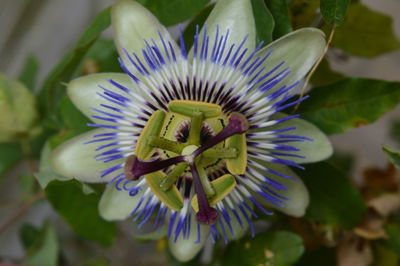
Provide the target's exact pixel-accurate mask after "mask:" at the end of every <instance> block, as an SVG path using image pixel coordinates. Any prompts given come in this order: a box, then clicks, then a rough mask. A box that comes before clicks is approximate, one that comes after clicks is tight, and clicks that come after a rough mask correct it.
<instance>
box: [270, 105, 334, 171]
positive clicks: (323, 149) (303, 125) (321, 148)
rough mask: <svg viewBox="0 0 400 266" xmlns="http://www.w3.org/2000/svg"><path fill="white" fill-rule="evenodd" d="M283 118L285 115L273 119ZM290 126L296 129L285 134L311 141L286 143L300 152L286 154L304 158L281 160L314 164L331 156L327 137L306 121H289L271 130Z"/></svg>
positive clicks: (331, 150)
mask: <svg viewBox="0 0 400 266" xmlns="http://www.w3.org/2000/svg"><path fill="white" fill-rule="evenodd" d="M285 116H287V115H285V114H282V113H280V114H277V115H275V116H274V118H282V117H285ZM292 126H294V127H296V129H295V130H292V131H288V132H287V134H290V135H298V136H303V137H307V138H310V139H313V140H312V141H303V142H290V143H288V145H291V146H294V147H296V148H298V149H300V151H296V152H287V153H293V154H298V155H302V156H304V157H305V158H296V157H287V156H282V157H281V158H285V159H289V160H292V161H295V162H296V163H300V164H301V163H314V162H318V161H323V160H325V159H328V158H329V157H330V156H331V155H332V153H333V148H332V144H331V142H330V141H329V139H328V137H327V136H326V135H325V134H324V133H323V132H322V131H321V130H319V128H317V127H316V126H315V125H313V124H311V123H310V122H307V121H306V120H303V119H299V118H294V119H290V120H289V121H287V122H283V123H279V124H277V125H275V126H271V129H281V128H287V127H292ZM284 134H286V133H284Z"/></svg>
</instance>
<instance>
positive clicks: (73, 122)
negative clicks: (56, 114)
mask: <svg viewBox="0 0 400 266" xmlns="http://www.w3.org/2000/svg"><path fill="white" fill-rule="evenodd" d="M59 110H60V116H61V119H62V121H63V124H64V125H65V127H66V129H70V130H74V131H76V133H77V134H78V133H84V132H86V131H89V130H90V129H92V128H91V127H89V126H87V123H90V120H89V119H88V118H87V117H86V116H85V115H83V114H82V113H81V111H79V110H78V108H76V107H75V105H74V104H73V103H72V102H71V99H70V98H68V97H64V98H63V99H62V101H61V104H60V106H59Z"/></svg>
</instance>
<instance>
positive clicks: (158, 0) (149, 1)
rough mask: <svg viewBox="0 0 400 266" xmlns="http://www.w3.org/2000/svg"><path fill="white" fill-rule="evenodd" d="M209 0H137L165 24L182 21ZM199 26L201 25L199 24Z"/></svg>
mask: <svg viewBox="0 0 400 266" xmlns="http://www.w3.org/2000/svg"><path fill="white" fill-rule="evenodd" d="M209 1H210V0H139V1H138V2H140V3H142V4H143V5H144V6H145V7H146V8H148V9H149V10H150V11H151V12H152V13H153V14H154V15H155V16H156V17H157V18H158V19H159V20H160V22H161V23H162V24H164V25H165V26H172V25H175V24H178V23H179V22H183V21H185V20H187V19H189V18H191V17H193V16H194V15H196V14H197V13H199V12H200V10H202V9H203V8H204V6H205V5H206V4H207V3H208V2H209ZM200 26H201V25H200Z"/></svg>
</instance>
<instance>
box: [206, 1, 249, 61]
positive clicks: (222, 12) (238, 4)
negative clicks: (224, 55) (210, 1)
mask: <svg viewBox="0 0 400 266" xmlns="http://www.w3.org/2000/svg"><path fill="white" fill-rule="evenodd" d="M205 23H206V25H207V34H208V35H209V37H210V41H209V47H211V48H212V45H213V44H214V41H215V33H216V30H217V26H218V27H219V34H220V36H221V34H223V35H225V34H226V31H227V30H228V29H229V40H228V41H227V44H226V47H227V48H229V47H230V46H231V45H232V44H235V48H236V47H237V46H238V45H239V44H240V43H241V42H242V40H243V38H245V37H246V35H248V39H247V41H246V43H245V45H244V46H243V47H244V48H248V49H249V50H248V52H247V54H249V53H251V52H253V50H254V48H255V41H256V26H255V21H254V16H253V9H252V6H251V2H250V1H249V0H220V1H218V2H217V3H216V5H215V7H214V8H213V10H212V11H211V13H210V15H209V17H208V18H207V20H206V22H205ZM203 31H204V29H202V31H201V32H200V36H199V37H200V38H199V44H201V41H202V39H203Z"/></svg>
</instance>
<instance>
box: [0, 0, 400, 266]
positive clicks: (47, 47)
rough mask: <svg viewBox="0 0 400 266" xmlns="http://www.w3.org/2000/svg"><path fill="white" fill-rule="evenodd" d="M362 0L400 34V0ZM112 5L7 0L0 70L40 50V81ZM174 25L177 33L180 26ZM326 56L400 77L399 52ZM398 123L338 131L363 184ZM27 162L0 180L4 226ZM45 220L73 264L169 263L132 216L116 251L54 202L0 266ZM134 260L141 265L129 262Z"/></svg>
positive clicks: (2, 239)
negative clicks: (143, 237)
mask: <svg viewBox="0 0 400 266" xmlns="http://www.w3.org/2000/svg"><path fill="white" fill-rule="evenodd" d="M361 2H362V3H364V4H365V5H367V6H369V7H371V8H372V9H374V10H375V11H379V12H382V13H384V14H387V15H389V16H391V17H392V19H393V23H394V33H395V34H396V36H398V38H399V36H400V16H399V14H400V1H399V0H364V1H361ZM112 3H113V1H112V0H85V1H82V0H1V1H0V72H3V73H5V74H7V75H9V76H10V77H12V78H17V76H18V73H19V72H20V70H21V68H22V67H23V64H24V63H25V60H26V58H27V57H28V56H30V55H34V56H35V57H36V58H37V59H38V61H39V63H40V69H39V73H38V80H37V83H39V84H40V83H41V82H42V81H43V79H44V78H45V76H46V75H47V74H48V72H49V71H50V70H51V69H52V68H53V67H54V66H55V65H56V64H57V62H58V61H59V60H60V59H61V58H62V57H63V55H65V53H66V52H67V51H68V50H70V49H71V48H72V47H73V46H74V44H75V43H76V41H77V40H78V38H79V36H80V34H81V33H82V32H83V29H85V28H86V27H87V25H88V24H89V23H90V22H91V20H92V19H93V17H94V16H95V15H96V14H97V13H98V12H99V11H100V10H102V9H103V8H105V7H107V6H109V5H110V4H112ZM171 30H172V32H176V29H175V28H172V29H171ZM105 36H106V37H112V33H111V32H110V30H107V31H106V32H105ZM327 57H328V59H329V62H330V64H331V67H332V69H333V70H335V71H337V72H339V73H344V74H346V75H349V76H357V77H368V78H377V79H385V80H389V81H400V51H399V50H397V51H394V52H391V53H387V54H384V55H381V56H377V57H373V58H368V59H367V58H361V57H355V56H348V55H346V54H344V53H343V52H342V51H340V50H337V49H331V50H330V51H329V53H328V55H327ZM0 115H1V114H0ZM396 123H398V124H399V123H400V108H399V107H398V108H396V109H395V110H392V111H390V112H389V113H387V114H386V115H385V116H384V117H383V118H381V119H380V120H379V121H377V122H375V123H373V124H371V125H368V126H361V127H359V128H357V129H354V130H351V131H350V132H347V133H344V134H341V135H337V136H335V135H333V136H331V140H332V141H333V143H334V145H335V147H336V149H337V151H339V152H340V153H343V154H348V155H354V158H356V161H355V167H354V168H353V169H352V173H353V174H352V177H353V178H354V181H355V182H356V183H359V182H361V179H362V177H361V176H362V173H363V171H364V170H365V169H366V168H368V167H377V168H381V169H384V168H385V167H386V166H387V163H388V160H387V157H385V155H384V154H383V152H382V149H381V144H390V145H391V146H392V147H397V148H399V146H398V143H399V139H400V135H396V134H397V133H393V132H395V130H393V125H394V124H396ZM396 138H397V140H396ZM26 167H28V166H27V164H26V163H21V164H19V165H17V166H15V167H13V169H12V170H11V171H10V172H9V173H7V175H6V176H4V177H2V178H1V179H0V224H3V222H4V221H6V218H7V217H9V216H10V215H12V214H13V213H14V212H15V211H16V210H17V209H18V206H20V203H21V202H22V201H25V200H26V199H27V198H28V197H29V194H28V193H27V192H26V191H24V185H26V184H25V183H26V182H27V181H26V180H25V179H23V178H21V177H20V174H21V173H22V172H23V169H24V168H26ZM44 220H50V221H51V223H52V224H54V225H55V226H56V228H57V232H58V233H59V234H60V238H62V239H63V241H65V243H63V259H64V260H65V261H66V262H68V264H70V265H77V264H78V262H79V263H81V262H82V261H89V262H90V261H91V259H92V262H93V263H94V264H92V265H102V264H101V263H103V259H104V261H107V260H111V261H112V262H113V265H165V255H164V253H162V252H158V251H157V249H162V247H163V243H162V242H158V243H149V244H136V242H134V241H133V240H132V234H134V233H135V231H136V226H135V225H134V224H133V223H131V222H130V221H126V222H123V223H121V227H120V230H119V237H118V242H117V243H116V244H115V245H113V246H112V247H111V248H109V249H102V248H100V247H98V246H97V245H95V244H91V243H89V242H85V241H82V240H80V239H77V238H76V236H75V235H74V234H73V233H72V232H71V230H70V229H69V228H68V226H66V225H65V223H64V222H63V221H62V219H61V218H60V217H59V216H58V215H57V214H55V213H54V211H52V208H51V206H50V205H48V204H47V203H42V204H36V205H34V206H33V207H32V208H30V209H29V210H28V211H27V212H26V213H24V215H22V216H21V217H19V218H18V219H16V220H15V222H14V223H13V224H12V225H11V226H10V227H8V229H7V230H6V231H5V232H3V233H2V234H1V235H0V265H4V264H1V262H2V261H3V262H4V263H7V262H10V261H13V260H18V259H20V258H21V257H23V256H24V249H23V246H22V244H21V242H20V239H19V230H20V227H21V226H22V225H23V224H25V223H27V222H29V223H30V224H33V225H36V226H38V227H39V226H41V225H42V223H43V221H44ZM88 254H90V256H89V255H88ZM111 254H112V255H111ZM154 254H158V255H156V256H155V255H154ZM88 256H89V257H88ZM133 259H134V261H135V263H136V264H130V262H131V261H132V260H133Z"/></svg>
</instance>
